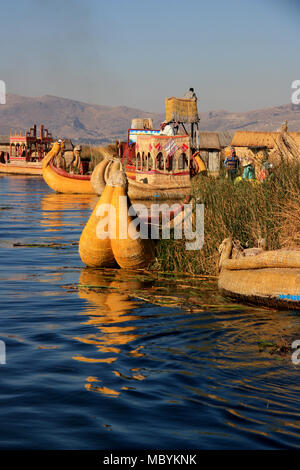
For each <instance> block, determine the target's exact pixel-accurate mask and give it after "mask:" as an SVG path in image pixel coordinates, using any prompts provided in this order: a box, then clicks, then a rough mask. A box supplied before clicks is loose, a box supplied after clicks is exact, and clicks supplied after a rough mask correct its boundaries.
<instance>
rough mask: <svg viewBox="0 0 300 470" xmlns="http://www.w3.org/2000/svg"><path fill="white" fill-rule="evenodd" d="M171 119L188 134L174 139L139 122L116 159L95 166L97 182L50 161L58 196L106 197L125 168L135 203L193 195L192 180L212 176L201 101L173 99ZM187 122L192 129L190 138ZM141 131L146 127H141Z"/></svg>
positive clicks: (107, 154) (49, 176) (51, 182)
mask: <svg viewBox="0 0 300 470" xmlns="http://www.w3.org/2000/svg"><path fill="white" fill-rule="evenodd" d="M166 116H167V120H168V121H169V122H173V123H176V124H178V129H179V125H181V126H182V128H183V131H182V132H183V133H181V134H178V133H177V134H176V135H175V134H174V129H173V130H172V134H173V135H165V134H164V133H163V128H162V129H153V128H152V122H151V123H150V122H149V121H151V120H149V119H138V120H133V122H132V124H131V128H130V129H128V138H127V142H119V143H118V151H117V152H115V153H114V154H112V153H111V152H109V151H106V149H105V148H104V149H103V151H104V152H103V153H104V155H105V158H104V159H103V160H102V161H101V162H100V163H99V164H98V165H97V166H96V167H95V169H94V171H93V173H92V175H91V177H90V176H89V175H70V174H68V173H67V172H64V170H58V169H57V168H55V166H54V165H53V158H50V159H48V160H47V162H46V164H45V167H44V168H45V170H43V175H44V178H45V180H46V182H47V183H48V184H49V186H50V187H51V188H52V189H54V190H55V191H57V192H64V193H90V192H91V191H94V192H95V193H96V194H98V195H99V196H100V195H101V194H102V193H103V191H104V189H105V186H106V184H107V182H108V180H109V178H110V177H111V176H112V174H113V173H114V172H117V171H120V170H121V169H122V170H123V171H125V173H126V176H127V179H128V195H129V197H130V198H131V199H132V200H139V199H142V200H153V201H157V200H166V199H170V200H176V199H177V200H178V199H181V200H182V199H184V198H185V197H186V196H187V195H189V194H190V188H191V177H192V176H194V175H195V174H197V173H201V172H206V165H205V163H204V162H203V160H202V158H201V156H200V152H199V148H200V146H199V139H197V135H198V134H197V132H196V131H197V129H198V122H199V118H198V112H197V104H196V101H194V100H189V99H177V98H174V97H173V98H171V99H168V100H166ZM134 121H139V125H138V126H135V125H134V124H133V123H134ZM184 122H185V123H186V122H187V123H190V124H191V133H190V134H188V133H187V131H186V128H185V126H184ZM135 124H136V122H135ZM139 126H140V127H141V128H137V127H139ZM178 129H177V131H178ZM177 131H176V132H177ZM67 178H68V180H67ZM92 188H93V189H92Z"/></svg>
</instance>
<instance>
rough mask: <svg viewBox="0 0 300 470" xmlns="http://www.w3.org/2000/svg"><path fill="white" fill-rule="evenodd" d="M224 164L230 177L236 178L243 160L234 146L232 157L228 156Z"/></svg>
mask: <svg viewBox="0 0 300 470" xmlns="http://www.w3.org/2000/svg"><path fill="white" fill-rule="evenodd" d="M224 165H225V168H226V171H227V175H228V178H230V179H231V180H234V179H235V178H236V177H237V172H238V170H239V168H240V165H241V162H240V159H239V158H238V156H237V155H236V153H235V149H234V148H232V149H231V152H230V157H227V158H226V159H225V161H224Z"/></svg>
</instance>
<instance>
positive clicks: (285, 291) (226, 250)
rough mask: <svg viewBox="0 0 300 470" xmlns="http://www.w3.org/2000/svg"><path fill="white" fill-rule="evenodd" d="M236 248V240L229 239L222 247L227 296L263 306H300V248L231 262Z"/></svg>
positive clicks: (221, 282) (222, 285) (221, 279)
mask: <svg viewBox="0 0 300 470" xmlns="http://www.w3.org/2000/svg"><path fill="white" fill-rule="evenodd" d="M232 246H233V245H232V239H231V238H228V239H226V240H224V241H223V242H222V244H221V245H220V248H219V251H220V254H221V256H220V263H219V266H220V270H221V272H220V275H219V280H218V287H219V289H220V290H221V291H222V292H223V293H225V294H227V295H231V296H233V297H236V298H240V299H242V300H246V301H251V302H255V303H260V304H266V305H269V304H270V305H273V304H274V305H277V304H278V305H282V304H283V305H285V306H286V305H289V304H291V305H292V306H293V307H296V308H299V307H300V302H299V299H298V297H299V291H300V250H299V249H297V248H296V249H293V250H274V251H264V252H262V253H260V254H258V255H257V256H249V257H244V258H238V259H230V256H231V253H232ZM285 297H287V299H285ZM293 297H294V298H293ZM297 299H298V301H297ZM294 300H295V301H294Z"/></svg>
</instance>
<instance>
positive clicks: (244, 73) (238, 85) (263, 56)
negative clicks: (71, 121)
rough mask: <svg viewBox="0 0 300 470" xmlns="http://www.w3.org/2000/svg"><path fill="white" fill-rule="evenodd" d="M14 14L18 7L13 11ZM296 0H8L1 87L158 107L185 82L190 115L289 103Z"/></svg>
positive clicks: (295, 71)
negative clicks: (190, 93)
mask: <svg viewBox="0 0 300 470" xmlns="http://www.w3.org/2000/svg"><path fill="white" fill-rule="evenodd" d="M16 12H17V14H16ZM299 14H300V5H299V2H298V1H297V0H285V1H284V0H262V1H258V0H253V1H252V2H251V3H249V2H247V1H246V0H228V1H227V2H223V1H220V0H215V1H212V2H210V3H209V4H207V2H204V1H196V0H187V1H186V2H185V3H184V4H182V3H181V2H179V1H178V0H174V1H173V2H172V3H171V4H169V3H160V2H159V1H158V0H152V2H150V3H148V2H147V3H146V2H143V1H141V0H140V1H137V0H129V1H128V2H123V1H121V0H112V1H111V2H110V3H106V2H104V1H102V0H99V1H97V0H87V1H86V2H83V1H79V0H66V1H65V2H63V3H61V2H59V1H58V0H53V1H52V2H51V4H48V3H44V2H39V1H38V0H23V1H21V0H16V1H15V2H13V3H10V4H5V5H2V6H1V17H2V25H1V30H0V38H1V43H2V45H3V47H2V58H1V67H0V70H1V72H0V79H1V80H4V81H5V83H6V87H7V93H12V94H16V95H21V96H25V97H26V96H27V97H41V96H45V95H52V96H57V97H61V98H68V99H72V100H77V101H82V102H85V103H88V104H98V105H104V106H126V107H129V108H136V109H139V110H143V111H147V112H157V113H160V112H163V111H164V101H165V98H166V97H170V96H183V94H184V93H185V91H186V90H187V89H188V88H190V87H194V89H195V91H196V93H197V96H198V99H199V101H198V110H199V112H206V111H213V110H226V111H229V112H245V111H251V110H256V109H263V108H268V107H273V106H279V105H282V104H288V103H290V102H291V94H292V90H291V83H292V81H293V80H296V79H299V78H300V73H299V66H298V61H297V58H298V56H299V52H298V50H297V49H298V47H297V46H298V44H299V33H298V29H299V26H298V23H299V17H300V15H299Z"/></svg>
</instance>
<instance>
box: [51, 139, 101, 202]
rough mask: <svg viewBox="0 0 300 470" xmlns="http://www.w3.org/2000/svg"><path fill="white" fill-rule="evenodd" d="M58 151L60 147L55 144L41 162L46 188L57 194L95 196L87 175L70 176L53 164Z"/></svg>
mask: <svg viewBox="0 0 300 470" xmlns="http://www.w3.org/2000/svg"><path fill="white" fill-rule="evenodd" d="M59 151H60V146H59V144H58V143H55V144H54V146H53V148H52V149H51V151H50V152H49V153H48V155H46V157H45V158H44V160H43V170H42V174H43V178H44V180H45V182H46V183H47V184H48V186H49V187H50V188H51V189H53V191H55V192H57V193H65V194H95V191H94V189H93V187H92V185H91V181H90V176H89V175H75V174H70V173H68V172H66V171H65V170H63V169H61V168H57V167H56V166H55V165H54V164H53V159H54V157H55V156H56V155H57V154H58V153H59Z"/></svg>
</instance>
